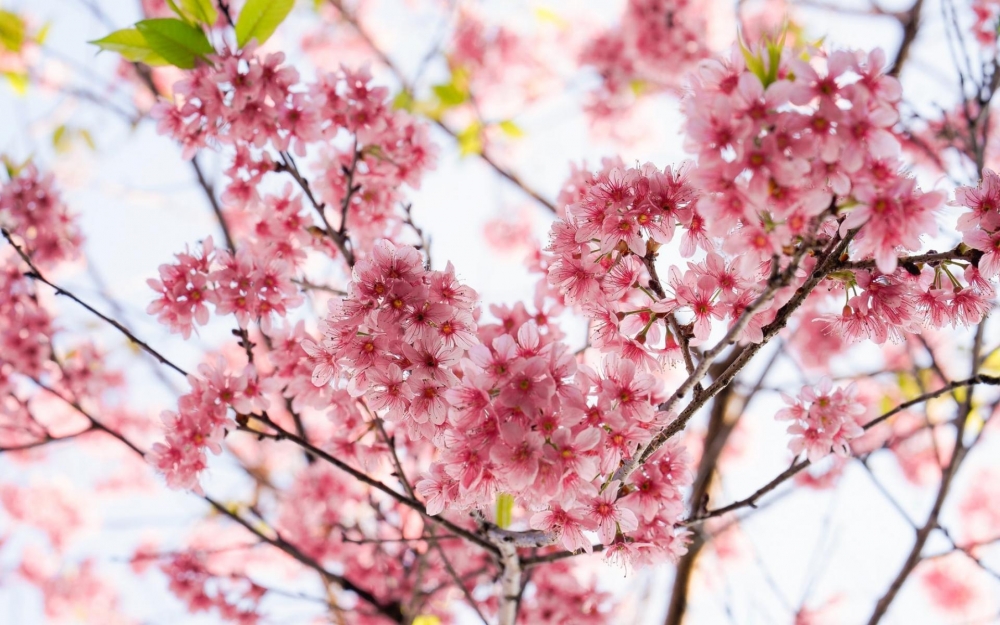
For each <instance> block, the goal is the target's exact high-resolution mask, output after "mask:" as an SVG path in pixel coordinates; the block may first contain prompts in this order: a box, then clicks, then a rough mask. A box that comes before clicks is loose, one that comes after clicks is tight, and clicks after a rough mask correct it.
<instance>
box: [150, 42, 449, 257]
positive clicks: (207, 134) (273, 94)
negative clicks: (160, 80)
mask: <svg viewBox="0 0 1000 625" xmlns="http://www.w3.org/2000/svg"><path fill="white" fill-rule="evenodd" d="M213 61H214V65H201V66H199V67H197V68H195V69H194V70H192V71H190V72H188V73H187V76H186V78H185V79H184V80H182V81H181V82H179V83H177V84H176V85H175V86H174V94H175V97H176V100H177V103H172V102H162V103H160V104H157V105H156V107H155V109H154V111H153V115H154V117H156V118H157V119H158V129H159V131H160V132H161V133H163V134H168V135H170V136H171V137H173V138H174V139H175V140H177V141H178V142H180V143H181V145H182V146H183V147H184V155H185V156H186V157H187V158H191V157H193V156H194V154H195V153H196V152H197V150H199V149H201V148H204V147H208V146H211V145H216V146H223V147H229V148H230V149H231V150H232V160H231V163H230V165H229V166H228V167H227V169H226V174H227V176H228V177H229V182H228V184H227V186H226V189H225V191H224V193H223V194H222V199H223V201H225V202H226V203H227V204H228V205H230V206H232V207H234V208H236V209H240V210H255V209H260V208H261V200H262V198H261V195H260V192H259V189H260V183H261V180H262V179H263V178H264V176H265V175H266V174H267V173H268V172H270V171H274V170H275V169H276V168H283V169H286V170H288V171H290V172H293V173H294V174H295V175H296V176H299V175H301V174H300V172H299V171H298V169H297V166H296V165H295V163H294V160H293V157H292V153H294V154H295V155H296V156H299V157H303V156H307V155H309V154H310V152H312V155H313V156H316V157H317V159H316V161H315V162H316V165H315V167H316V173H317V174H318V175H317V178H316V190H317V192H318V193H319V198H317V200H318V201H321V202H323V204H321V205H319V206H318V207H317V208H318V209H319V210H320V211H323V210H324V209H325V207H326V206H331V207H332V206H336V207H338V208H341V207H342V206H343V204H344V203H345V201H346V200H345V197H347V196H348V195H349V196H350V198H349V199H350V201H348V202H347V206H346V207H343V208H342V210H336V211H331V213H333V215H331V217H329V218H326V217H325V218H324V219H330V220H331V221H335V220H339V219H340V218H341V217H344V218H346V219H347V221H348V223H349V224H350V225H351V234H352V239H353V240H354V242H355V245H356V246H357V247H358V249H359V250H360V251H362V252H363V251H364V250H366V249H368V248H369V247H370V246H371V244H372V242H373V241H374V240H375V239H376V238H378V237H382V236H387V235H389V236H392V235H396V234H398V231H399V229H400V227H401V224H402V216H401V214H400V211H399V210H398V204H399V203H400V202H401V201H402V200H403V197H404V196H403V195H402V190H401V187H402V185H404V184H407V185H409V186H410V187H412V188H417V187H419V184H420V178H421V176H422V174H423V172H425V171H426V170H427V169H430V168H432V167H433V166H434V162H435V158H436V157H435V149H434V147H433V145H432V144H431V143H430V140H429V137H428V133H427V127H426V126H425V125H423V124H418V123H416V122H415V121H414V120H413V119H412V118H411V117H410V116H409V115H408V114H407V113H406V112H404V111H398V110H394V109H393V108H392V107H391V104H390V102H389V101H388V95H389V93H388V90H387V89H386V88H384V87H375V86H374V85H372V84H371V74H370V73H369V72H368V71H367V69H363V70H361V71H357V72H355V71H351V70H349V69H347V68H341V69H340V71H337V72H329V73H323V74H321V75H319V76H318V77H317V79H316V81H315V82H313V83H306V84H303V83H301V82H300V78H299V73H298V71H296V70H295V69H294V68H292V67H289V66H287V65H285V64H284V54H283V53H280V52H278V53H272V54H268V55H266V56H264V57H263V58H261V57H260V56H259V55H257V54H256V52H255V49H254V47H253V46H248V47H247V48H245V49H243V50H240V51H238V52H224V53H222V54H220V55H218V56H217V57H213ZM309 148H312V150H310V149H309ZM348 181H350V184H348ZM349 189H350V190H349ZM312 199H313V198H310V200H312ZM264 214H265V215H266V211H264ZM342 225H343V224H336V223H335V224H334V227H338V228H339V227H341V226H342Z"/></svg>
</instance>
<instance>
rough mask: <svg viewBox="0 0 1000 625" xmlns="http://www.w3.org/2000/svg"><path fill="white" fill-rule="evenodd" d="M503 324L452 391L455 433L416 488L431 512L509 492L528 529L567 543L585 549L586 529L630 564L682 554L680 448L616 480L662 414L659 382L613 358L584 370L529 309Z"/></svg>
mask: <svg viewBox="0 0 1000 625" xmlns="http://www.w3.org/2000/svg"><path fill="white" fill-rule="evenodd" d="M503 321H504V323H501V324H491V325H487V326H482V327H481V328H480V333H479V336H480V341H481V342H480V344H478V345H476V346H473V347H472V348H471V349H470V350H469V354H468V357H467V359H465V360H464V361H463V362H462V365H461V366H462V370H463V376H462V383H461V385H460V386H458V387H457V388H454V389H453V390H451V391H449V393H448V394H447V398H448V399H449V400H450V401H451V402H452V410H451V413H450V417H449V424H450V425H451V426H452V427H453V428H454V432H453V433H452V434H451V435H450V436H446V437H445V449H444V450H443V451H442V455H441V457H440V459H439V460H438V461H437V462H435V463H434V464H432V466H431V475H430V476H428V477H427V478H426V479H424V480H422V481H420V482H418V483H417V490H418V491H419V492H420V493H421V494H422V495H423V496H424V497H425V498H426V499H427V502H428V508H429V509H432V510H435V511H440V510H443V509H445V508H454V507H457V508H470V507H477V506H487V505H490V503H491V502H493V501H494V500H495V498H496V496H497V495H498V494H499V493H508V494H511V495H513V496H514V497H515V500H516V501H517V502H518V503H520V504H522V505H523V506H524V507H525V508H526V510H527V511H529V512H533V514H531V515H530V519H529V525H530V526H531V527H532V528H533V529H540V530H545V531H551V532H553V533H554V534H556V535H558V536H559V537H560V540H561V543H562V545H563V546H564V547H565V548H567V549H571V550H577V549H583V550H587V551H589V550H590V549H591V542H590V539H588V538H587V537H586V536H585V535H584V533H583V532H584V531H594V532H596V533H597V535H598V537H599V539H600V540H601V541H602V542H603V544H605V545H606V546H609V547H610V546H611V545H612V543H618V544H620V545H622V548H621V549H628V556H629V557H628V558H627V560H628V561H634V560H636V559H642V560H643V561H655V560H658V559H660V558H661V557H662V556H663V555H664V554H667V555H671V556H676V555H678V553H680V552H683V540H682V535H680V534H675V532H674V528H673V524H674V522H676V520H677V518H678V517H679V515H680V514H681V512H682V511H683V504H682V498H681V489H682V488H684V487H685V486H687V485H688V484H689V481H688V479H687V473H686V470H687V469H686V464H685V462H684V460H685V459H684V457H683V450H682V449H679V448H672V449H671V450H670V451H666V452H664V454H663V455H662V456H661V457H658V458H656V459H654V460H653V461H652V462H651V463H650V464H649V465H648V468H649V470H648V473H641V474H636V475H634V476H633V477H632V479H631V480H630V481H629V482H628V483H627V484H626V485H622V484H621V483H620V482H618V481H613V480H612V479H611V476H612V474H613V473H614V472H615V470H616V469H617V468H618V466H619V464H620V463H621V461H622V460H623V459H629V458H631V456H632V454H633V453H634V451H635V450H636V448H637V447H638V446H639V445H640V444H642V443H645V442H648V440H649V439H650V438H651V436H652V434H651V432H652V431H653V430H654V429H655V428H657V427H658V426H659V425H662V423H663V422H664V420H665V419H666V418H667V416H666V415H665V414H662V413H657V411H656V405H657V404H658V403H659V402H660V401H661V400H662V399H663V397H662V395H661V393H662V389H661V388H660V385H659V383H658V381H657V380H656V379H655V378H653V377H652V376H651V375H649V374H646V373H644V372H642V371H639V370H637V368H636V366H635V364H634V363H632V362H631V361H629V360H626V359H620V358H618V357H616V356H609V357H608V358H607V359H606V360H605V362H604V366H603V370H602V372H600V373H598V372H596V371H594V370H591V369H589V368H588V367H584V366H578V365H577V363H576V361H575V359H574V358H573V357H572V354H570V353H569V351H568V349H567V348H566V347H565V345H564V344H562V343H560V342H557V341H556V340H554V339H553V338H552V336H551V335H550V334H549V333H545V334H542V333H540V332H539V330H538V326H537V324H536V323H535V321H534V320H533V319H531V318H529V317H528V316H527V315H524V316H521V317H520V318H517V317H514V316H512V317H507V318H505V319H504V320H503ZM487 346H488V347H487ZM661 460H662V461H663V462H661ZM671 463H674V464H675V465H676V466H675V467H674V468H673V469H672V470H664V471H662V472H661V471H658V469H660V468H662V467H663V466H666V465H669V464H671ZM640 520H641V523H640ZM615 553H616V551H615V550H609V554H608V555H609V557H614V555H615Z"/></svg>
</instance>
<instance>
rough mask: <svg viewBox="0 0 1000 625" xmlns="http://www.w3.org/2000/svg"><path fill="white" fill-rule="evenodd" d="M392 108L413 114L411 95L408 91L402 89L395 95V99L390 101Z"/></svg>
mask: <svg viewBox="0 0 1000 625" xmlns="http://www.w3.org/2000/svg"><path fill="white" fill-rule="evenodd" d="M392 108H394V109H398V110H404V111H408V112H411V113H412V112H413V95H411V94H410V92H409V91H407V90H406V89H403V90H402V91H400V92H399V93H397V94H396V97H395V98H393V99H392Z"/></svg>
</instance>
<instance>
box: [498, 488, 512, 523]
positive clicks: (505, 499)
mask: <svg viewBox="0 0 1000 625" xmlns="http://www.w3.org/2000/svg"><path fill="white" fill-rule="evenodd" d="M513 515H514V496H513V495H511V494H510V493H500V494H498V495H497V526H498V527H500V528H501V529H506V528H508V527H510V522H511V520H512V517H513Z"/></svg>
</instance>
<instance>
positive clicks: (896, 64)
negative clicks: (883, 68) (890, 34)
mask: <svg viewBox="0 0 1000 625" xmlns="http://www.w3.org/2000/svg"><path fill="white" fill-rule="evenodd" d="M923 6H924V0H916V1H915V2H914V3H913V6H912V7H910V10H909V11H907V12H906V13H903V14H902V15H900V16H899V18H898V19H899V23H900V24H901V25H902V26H903V39H902V40H901V41H900V42H899V48H897V49H896V58H895V59H894V60H893V62H892V69H890V70H889V75H890V76H892V77H893V78H899V75H900V73H901V72H902V71H903V64H904V63H906V59H907V58H909V56H910V49H911V48H912V47H913V43H914V42H915V41H916V40H917V34H918V33H919V32H920V12H921V9H922V8H923Z"/></svg>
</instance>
